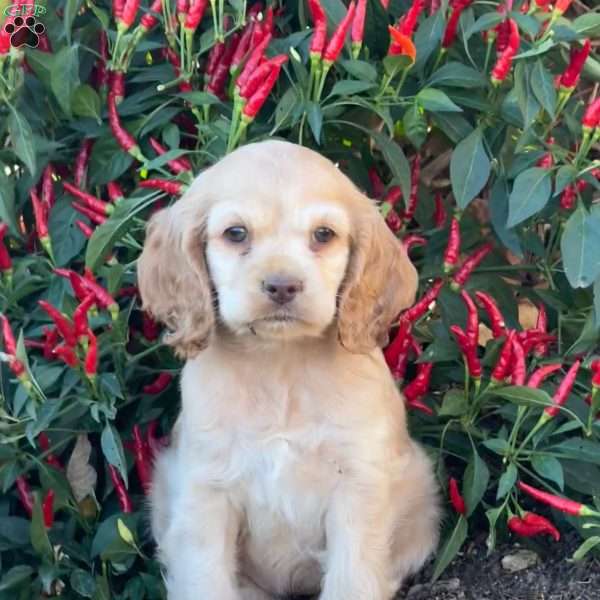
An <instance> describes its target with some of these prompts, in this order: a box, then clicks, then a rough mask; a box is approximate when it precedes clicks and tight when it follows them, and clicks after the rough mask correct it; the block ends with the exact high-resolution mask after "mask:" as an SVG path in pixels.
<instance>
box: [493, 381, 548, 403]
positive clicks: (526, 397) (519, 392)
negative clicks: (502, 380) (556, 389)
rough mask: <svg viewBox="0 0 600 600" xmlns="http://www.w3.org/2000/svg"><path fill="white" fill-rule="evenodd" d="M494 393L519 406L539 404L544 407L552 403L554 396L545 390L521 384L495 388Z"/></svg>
mask: <svg viewBox="0 0 600 600" xmlns="http://www.w3.org/2000/svg"><path fill="white" fill-rule="evenodd" d="M494 394H495V395H496V396H499V397H500V398H504V399H505V400H508V401H509V402H512V403H513V404H517V405H519V406H537V407H540V408H543V407H546V406H550V405H551V404H552V398H550V396H549V395H548V394H547V393H546V392H545V391H544V390H537V389H533V388H528V387H524V386H520V385H509V386H507V387H503V388H500V389H498V390H494Z"/></svg>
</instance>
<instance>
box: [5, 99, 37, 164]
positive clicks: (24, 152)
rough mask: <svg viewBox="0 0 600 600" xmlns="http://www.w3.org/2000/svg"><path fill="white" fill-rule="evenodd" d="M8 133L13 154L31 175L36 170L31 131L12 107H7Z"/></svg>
mask: <svg viewBox="0 0 600 600" xmlns="http://www.w3.org/2000/svg"><path fill="white" fill-rule="evenodd" d="M8 108H9V110H10V114H9V115H8V133H9V135H10V140H11V142H12V146H13V149H14V151H15V154H16V155H17V156H18V157H19V159H20V160H22V161H23V163H25V166H26V167H27V169H28V170H29V172H30V173H31V174H32V175H33V174H34V173H35V168H36V160H35V148H34V145H33V131H32V130H31V127H30V126H29V123H28V122H27V120H26V119H25V117H24V116H23V115H22V114H21V113H20V112H18V111H17V110H16V109H15V108H14V107H13V106H12V105H10V104H9V105H8Z"/></svg>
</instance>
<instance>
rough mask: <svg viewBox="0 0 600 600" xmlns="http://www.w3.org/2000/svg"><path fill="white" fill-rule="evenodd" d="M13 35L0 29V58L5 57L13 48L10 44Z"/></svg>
mask: <svg viewBox="0 0 600 600" xmlns="http://www.w3.org/2000/svg"><path fill="white" fill-rule="evenodd" d="M10 38H11V34H10V33H8V32H7V31H6V30H5V29H4V27H1V28H0V57H5V56H6V55H7V54H8V53H9V52H10V49H11V48H12V45H11V43H10Z"/></svg>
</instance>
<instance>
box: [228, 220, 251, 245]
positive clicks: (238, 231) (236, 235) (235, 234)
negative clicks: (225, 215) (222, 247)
mask: <svg viewBox="0 0 600 600" xmlns="http://www.w3.org/2000/svg"><path fill="white" fill-rule="evenodd" d="M223 237H224V238H225V239H226V240H229V241H230V242H233V243H234V244H241V243H242V242H245V241H246V239H247V238H248V230H247V229H246V228H245V227H242V226H239V225H238V226H236V227H228V228H227V229H226V230H225V231H224V232H223Z"/></svg>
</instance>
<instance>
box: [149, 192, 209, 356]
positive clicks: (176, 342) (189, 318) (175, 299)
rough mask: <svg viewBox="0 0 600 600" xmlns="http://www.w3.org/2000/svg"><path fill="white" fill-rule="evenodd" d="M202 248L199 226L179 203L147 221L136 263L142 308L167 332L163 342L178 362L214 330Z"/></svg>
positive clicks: (189, 208)
mask: <svg viewBox="0 0 600 600" xmlns="http://www.w3.org/2000/svg"><path fill="white" fill-rule="evenodd" d="M204 244H205V224H204V221H203V220H202V219H201V218H200V216H199V211H198V210H197V207H196V206H193V205H191V204H190V202H189V201H187V200H186V199H185V198H182V199H181V200H179V201H178V202H177V204H175V205H174V206H172V207H171V208H166V209H163V210H161V211H160V212H158V213H157V214H156V215H155V216H154V217H153V218H152V219H151V221H150V223H149V225H148V230H147V235H146V241H145V244H144V250H143V252H142V254H141V256H140V258H139V261H138V283H139V288H140V293H141V296H142V300H143V305H144V308H145V309H146V310H148V312H150V313H151V314H152V315H153V316H154V317H155V318H156V319H157V320H158V321H162V322H163V323H164V324H165V325H166V326H167V327H168V328H169V330H170V332H169V334H168V335H167V336H166V337H165V342H166V343H167V344H169V345H170V346H173V347H174V348H175V352H176V353H177V354H178V355H179V356H181V357H183V358H191V357H193V356H195V355H196V354H198V353H199V352H200V351H201V350H203V349H204V348H206V346H208V343H209V340H210V335H211V333H212V330H213V327H214V321H215V317H214V307H213V299H212V289H211V285H210V280H209V276H208V269H207V267H206V261H205V258H204Z"/></svg>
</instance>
